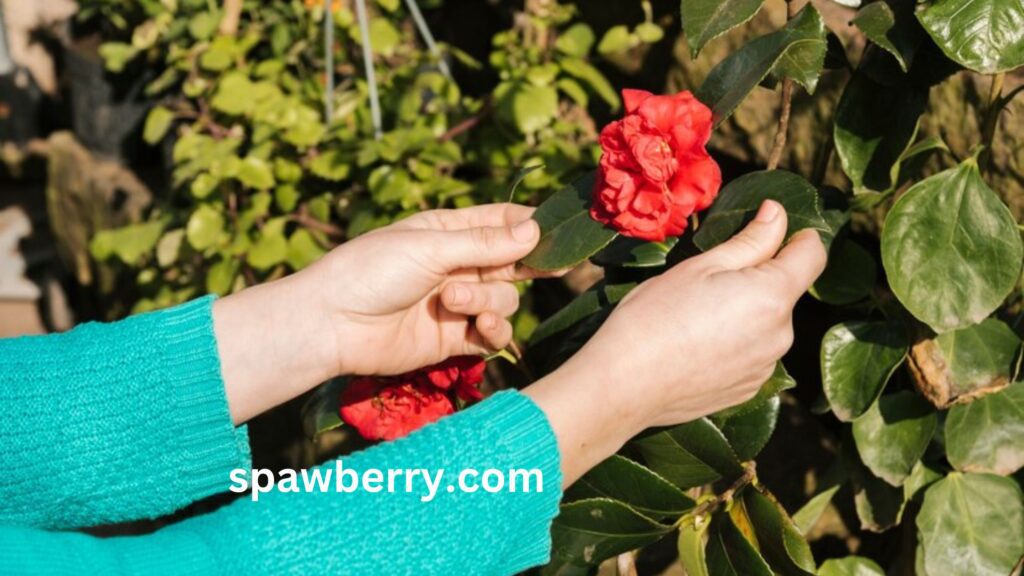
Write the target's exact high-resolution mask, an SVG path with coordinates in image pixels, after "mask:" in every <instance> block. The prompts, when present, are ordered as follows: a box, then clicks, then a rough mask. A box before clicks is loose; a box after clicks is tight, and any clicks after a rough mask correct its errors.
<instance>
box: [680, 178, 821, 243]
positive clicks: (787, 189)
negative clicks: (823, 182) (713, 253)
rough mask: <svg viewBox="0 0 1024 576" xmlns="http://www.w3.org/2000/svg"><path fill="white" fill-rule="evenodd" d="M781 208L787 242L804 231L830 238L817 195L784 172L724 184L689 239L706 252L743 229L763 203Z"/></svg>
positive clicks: (802, 180)
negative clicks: (814, 231) (784, 220)
mask: <svg viewBox="0 0 1024 576" xmlns="http://www.w3.org/2000/svg"><path fill="white" fill-rule="evenodd" d="M768 199H771V200H775V201H777V202H779V203H780V204H782V206H783V207H785V209H786V213H787V215H788V216H789V228H788V229H787V231H786V236H787V238H788V237H789V236H791V235H793V234H795V233H796V232H799V231H800V230H803V229H804V228H813V229H815V230H818V231H819V232H821V233H822V234H823V235H826V236H829V237H831V235H832V229H831V227H830V226H829V224H828V222H826V221H825V219H824V217H823V215H822V208H821V201H820V199H819V198H818V193H817V191H816V190H815V189H814V186H812V185H811V184H810V183H809V182H807V181H806V180H804V179H803V178H801V177H800V176H798V175H796V174H793V173H792V172H787V171H785V170H770V171H767V170H766V171H761V172H751V173H750V174H744V175H743V176H740V177H739V178H737V179H735V180H733V181H732V182H730V183H729V184H727V185H726V186H725V187H724V188H722V191H721V192H720V193H719V195H718V200H717V201H716V202H715V203H714V204H713V205H712V206H711V209H710V210H709V211H708V213H707V215H706V216H705V217H704V220H703V222H701V225H700V228H699V229H698V230H697V233H696V234H695V235H694V237H693V241H694V243H695V244H696V245H697V247H698V248H700V249H701V250H704V251H707V250H710V249H712V248H714V247H715V246H717V245H719V244H721V243H722V242H725V241H726V240H728V239H729V238H731V237H732V236H733V235H734V234H736V233H737V232H739V231H740V229H741V228H743V227H744V226H746V225H747V223H749V222H750V221H751V220H753V219H754V216H755V215H756V214H757V210H758V209H759V208H760V207H761V204H762V203H763V202H764V201H765V200H768Z"/></svg>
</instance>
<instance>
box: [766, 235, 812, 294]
mask: <svg viewBox="0 0 1024 576" xmlns="http://www.w3.org/2000/svg"><path fill="white" fill-rule="evenodd" d="M827 261H828V255H827V254H826V253H825V245H824V244H822V242H821V237H820V236H819V235H818V232H817V231H816V230H802V231H800V232H799V233H798V234H796V235H795V236H793V238H792V239H791V240H790V241H789V244H786V247H785V248H783V249H782V251H781V252H779V255H778V256H776V257H775V258H774V259H773V260H770V261H769V262H766V263H765V265H766V266H769V265H770V266H771V267H773V268H775V269H776V270H778V271H780V272H781V273H782V275H783V277H785V278H786V279H787V283H786V286H787V289H788V290H789V293H790V294H789V295H790V297H791V298H792V299H793V300H794V301H795V300H797V299H798V298H800V297H801V296H803V294H804V292H806V291H807V289H808V288H810V287H811V284H814V281H815V280H817V279H818V276H821V273H822V272H824V271H825V264H826V263H827Z"/></svg>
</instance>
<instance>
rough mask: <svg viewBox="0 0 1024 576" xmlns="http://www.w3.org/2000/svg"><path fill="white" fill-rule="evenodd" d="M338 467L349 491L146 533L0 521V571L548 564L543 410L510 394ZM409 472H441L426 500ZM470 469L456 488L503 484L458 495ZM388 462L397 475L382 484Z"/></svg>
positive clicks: (263, 500) (481, 569) (240, 505)
mask: <svg viewBox="0 0 1024 576" xmlns="http://www.w3.org/2000/svg"><path fill="white" fill-rule="evenodd" d="M339 469H340V470H351V471H353V472H355V473H356V474H357V477H358V478H361V479H362V482H361V484H360V487H359V489H357V490H355V491H351V492H347V491H344V490H341V491H339V490H337V489H335V488H336V485H334V486H332V487H331V488H330V489H328V490H327V491H325V492H321V491H313V492H305V491H297V492H286V491H282V490H275V491H272V492H268V493H265V494H262V495H261V496H260V497H259V500H258V501H253V500H252V499H251V498H250V497H243V498H241V499H239V500H237V501H235V502H234V503H232V504H231V505H228V506H225V507H223V508H221V509H219V510H217V511H215V512H213V513H210V514H208V515H205V516H200V517H196V518H192V519H189V520H186V521H183V522H181V523H179V524H175V525H172V526H168V527H166V528H164V529H162V530H159V531H157V532H155V533H153V534H150V535H146V536H135V537H120V538H110V539H97V538H93V537H90V536H86V535H82V534H72V533H51V532H45V531H42V530H35V529H29V528H13V527H12V528H0V562H2V564H3V565H4V566H5V570H6V571H7V573H9V574H22V573H25V574H29V573H32V574H37V573H52V574H71V573H83V572H84V573H94V572H96V573H109V574H135V573H156V574H163V573H175V574H216V573H221V574H271V573H289V574H339V573H340V574H513V573H516V572H519V571H521V570H524V569H526V568H528V567H530V566H535V565H539V564H542V563H544V562H546V561H547V560H548V557H549V554H550V546H551V542H550V536H549V530H550V525H551V521H552V519H553V518H554V516H555V515H556V514H557V511H558V501H559V499H560V497H561V489H560V486H561V473H560V471H559V461H558V449H557V444H556V440H555V437H554V434H553V432H552V431H551V429H550V427H549V425H548V422H547V419H546V417H545V416H544V414H543V412H541V410H540V409H539V408H538V407H537V406H536V405H535V404H533V402H532V401H531V400H529V399H528V398H527V397H526V396H523V395H522V394H519V393H517V392H503V393H499V394H496V395H495V396H492V397H491V398H489V399H487V400H485V401H484V402H482V403H480V404H479V405H477V406H475V407H473V408H470V409H468V410H465V411H463V412H459V413H457V414H455V415H453V416H450V417H448V418H445V419H443V420H442V421H441V422H439V423H436V424H433V425H430V426H427V427H425V428H424V429H422V430H420V431H418V432H416V433H414V434H412V435H410V436H409V437H407V438H405V439H402V440H398V441H396V442H392V443H388V444H382V445H379V446H377V447H374V448H371V449H369V450H366V451H363V452H360V453H356V454H353V455H351V456H347V457H345V458H344V459H343V460H338V461H331V462H328V463H326V464H324V465H322V466H320V467H319V468H316V469H313V471H319V472H320V473H321V477H323V476H322V475H324V474H327V473H328V472H330V473H331V474H332V476H331V477H330V483H331V484H333V483H334V482H335V481H336V480H337V476H334V475H336V474H337V472H338V470H339ZM410 469H426V470H428V471H430V472H431V474H436V473H437V471H439V470H443V473H442V475H441V479H440V482H439V483H438V488H437V490H436V494H435V496H434V497H433V498H432V499H430V498H429V494H430V492H429V491H428V489H427V488H426V485H425V483H424V482H423V480H422V478H421V477H418V476H416V477H415V478H416V480H415V482H413V486H414V489H413V490H412V491H410V492H407V491H406V490H405V486H406V484H405V481H406V480H405V479H406V478H408V477H409V475H408V470H410ZM470 469H472V470H475V471H477V472H478V473H480V476H470V475H467V476H464V479H465V482H464V484H466V485H469V486H483V485H488V486H490V487H491V488H492V489H493V488H494V487H495V486H496V485H497V476H495V475H494V474H493V473H490V474H491V475H490V482H489V483H484V476H486V475H487V474H484V472H485V470H489V469H493V470H496V471H498V472H500V473H501V474H502V475H503V476H504V481H505V482H504V484H503V487H502V489H501V490H498V491H487V490H484V489H477V490H476V491H475V492H465V491H462V490H460V489H458V487H459V486H460V483H459V477H460V476H462V474H460V472H461V471H463V470H470ZM371 470H380V471H381V473H382V474H383V480H382V482H381V483H380V484H377V483H374V482H371V484H370V486H371V487H372V486H379V487H380V488H381V491H379V492H370V491H368V490H366V489H365V488H366V484H365V480H366V478H367V473H368V471H371ZM394 470H403V474H402V476H401V477H400V478H398V479H397V480H396V481H395V483H394V485H395V487H396V490H395V491H394V492H391V491H389V489H388V486H389V482H388V478H389V473H390V471H394ZM513 470H535V471H536V472H538V473H539V475H535V476H533V480H532V483H531V484H530V485H529V486H530V489H526V486H527V484H525V483H524V482H523V479H522V478H523V477H522V476H520V477H519V480H518V483H517V485H518V488H517V489H515V490H513V489H512V488H511V485H510V480H511V478H512V477H513V476H514V474H513V473H511V471H513ZM374 477H376V475H374ZM299 482H300V484H301V482H302V481H301V480H300V481H299ZM343 483H345V484H347V483H348V480H344V481H343ZM279 488H282V487H281V486H280V485H279ZM58 551H59V552H58ZM12 568H13V571H12V570H11V569H12Z"/></svg>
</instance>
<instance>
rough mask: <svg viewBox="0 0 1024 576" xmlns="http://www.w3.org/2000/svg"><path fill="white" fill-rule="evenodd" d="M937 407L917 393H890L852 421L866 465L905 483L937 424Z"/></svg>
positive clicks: (884, 477)
mask: <svg viewBox="0 0 1024 576" xmlns="http://www.w3.org/2000/svg"><path fill="white" fill-rule="evenodd" d="M938 422H939V420H938V415H937V414H936V412H935V408H934V407H932V405H931V404H929V403H928V401H926V400H925V399H924V398H922V397H921V396H920V395H918V394H917V393H916V392H909V391H901V392H896V393H895V394H887V395H884V396H882V397H881V398H879V399H878V401H877V402H875V403H874V404H872V405H871V408H869V409H868V411H867V412H865V413H864V414H863V415H861V416H860V417H859V418H857V419H856V420H854V421H853V439H854V441H855V443H856V445H857V451H858V452H859V453H860V458H861V460H862V461H863V462H864V465H865V466H867V467H868V469H869V470H871V472H872V473H873V474H874V475H875V476H878V477H879V478H881V479H882V480H885V481H886V482H888V483H889V484H892V485H893V486H902V485H903V482H904V481H905V480H906V479H907V477H908V476H910V472H911V470H912V469H913V468H914V465H915V464H917V462H918V460H920V459H921V456H922V455H923V454H924V451H925V449H926V448H927V447H928V443H929V442H930V441H931V439H932V436H933V435H934V434H935V428H936V426H938Z"/></svg>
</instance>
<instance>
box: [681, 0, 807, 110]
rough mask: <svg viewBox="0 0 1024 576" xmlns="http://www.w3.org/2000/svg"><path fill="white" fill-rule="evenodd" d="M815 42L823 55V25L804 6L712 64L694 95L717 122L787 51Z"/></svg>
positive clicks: (804, 77) (803, 77) (741, 99)
mask: <svg viewBox="0 0 1024 576" xmlns="http://www.w3.org/2000/svg"><path fill="white" fill-rule="evenodd" d="M819 44H820V47H821V48H820V49H821V54H822V58H824V53H825V48H826V42H825V28H824V24H823V23H822V20H821V16H820V15H819V14H818V11H817V10H815V9H814V7H813V6H811V5H807V6H806V7H804V8H803V9H802V10H801V11H800V13H799V14H798V15H797V16H796V18H794V19H792V20H790V21H789V22H788V23H787V24H786V27H785V28H783V29H782V30H778V31H776V32H772V33H771V34H768V35H766V36H761V37H760V38H756V39H754V40H752V41H751V42H748V43H747V44H746V45H744V46H743V47H742V48H740V49H739V50H737V51H736V52H733V53H732V54H731V55H730V56H729V57H728V58H726V59H725V60H723V61H722V62H720V63H719V64H718V65H717V66H715V67H714V69H712V70H711V72H710V73H709V74H708V76H707V78H706V79H705V80H704V83H703V84H702V85H701V86H700V88H699V89H697V94H696V95H697V98H698V99H699V100H700V101H701V102H703V103H704V104H705V105H707V106H708V107H709V108H711V111H712V113H713V115H714V118H715V124H716V125H718V124H721V123H722V122H724V121H725V120H726V119H727V118H728V117H729V116H730V115H732V112H733V110H735V109H736V107H737V106H739V105H740V102H742V101H743V99H744V98H746V97H747V94H749V93H750V91H751V90H753V89H754V88H755V87H757V85H759V84H760V83H761V81H762V80H764V78H765V77H766V76H767V75H768V73H769V72H771V71H772V69H774V68H775V65H776V63H777V62H779V61H780V60H781V59H782V56H783V55H784V54H786V52H787V51H788V50H790V49H797V50H801V49H806V48H808V47H809V46H811V45H813V46H818V45H819ZM815 49H817V48H815ZM800 60H803V58H800ZM822 64H824V60H822ZM787 70H788V68H787ZM807 78H808V76H807V75H806V74H803V75H800V76H799V79H802V80H805V81H806V79H807Z"/></svg>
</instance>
